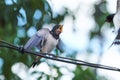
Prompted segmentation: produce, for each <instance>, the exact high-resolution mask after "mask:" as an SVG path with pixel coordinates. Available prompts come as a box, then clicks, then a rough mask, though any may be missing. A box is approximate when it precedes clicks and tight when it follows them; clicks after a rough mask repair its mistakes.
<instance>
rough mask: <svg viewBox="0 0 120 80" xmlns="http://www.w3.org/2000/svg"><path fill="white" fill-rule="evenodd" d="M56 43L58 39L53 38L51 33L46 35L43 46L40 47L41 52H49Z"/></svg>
mask: <svg viewBox="0 0 120 80" xmlns="http://www.w3.org/2000/svg"><path fill="white" fill-rule="evenodd" d="M57 44H58V40H56V39H55V38H53V36H52V35H51V34H49V35H48V37H47V41H46V44H45V46H43V48H42V52H45V53H50V52H51V51H52V50H53V49H54V48H55V47H56V45H57Z"/></svg>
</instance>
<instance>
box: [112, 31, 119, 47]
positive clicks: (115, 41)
mask: <svg viewBox="0 0 120 80" xmlns="http://www.w3.org/2000/svg"><path fill="white" fill-rule="evenodd" d="M113 44H115V45H120V29H119V30H118V34H117V36H116V38H115V40H114V41H113V43H112V44H111V46H112V45H113ZM111 46H110V47H111Z"/></svg>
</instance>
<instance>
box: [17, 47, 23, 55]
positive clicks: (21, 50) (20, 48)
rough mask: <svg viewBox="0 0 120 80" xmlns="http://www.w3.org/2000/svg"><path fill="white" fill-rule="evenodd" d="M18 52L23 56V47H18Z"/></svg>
mask: <svg viewBox="0 0 120 80" xmlns="http://www.w3.org/2000/svg"><path fill="white" fill-rule="evenodd" d="M18 51H19V52H20V53H22V54H24V46H23V45H21V46H19V48H18Z"/></svg>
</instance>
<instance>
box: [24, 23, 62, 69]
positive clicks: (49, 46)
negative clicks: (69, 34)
mask: <svg viewBox="0 0 120 80" xmlns="http://www.w3.org/2000/svg"><path fill="white" fill-rule="evenodd" d="M62 29H63V25H55V26H54V27H53V29H52V30H51V31H50V30H49V29H47V28H42V29H40V30H39V31H38V32H37V33H36V34H35V35H33V36H32V37H31V38H30V39H29V40H28V42H27V43H26V44H25V46H24V49H26V50H30V49H32V48H33V47H37V48H38V49H40V51H41V52H42V53H50V52H51V51H52V50H53V48H55V47H56V48H58V49H59V50H60V51H63V42H62V41H61V39H60V38H59V35H60V34H61V32H62ZM40 59H41V57H40V56H36V58H35V60H34V62H33V63H32V67H34V66H35V65H36V64H37V63H39V60H40Z"/></svg>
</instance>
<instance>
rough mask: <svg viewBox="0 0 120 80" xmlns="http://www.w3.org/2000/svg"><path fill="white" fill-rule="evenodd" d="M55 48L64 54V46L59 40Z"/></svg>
mask: <svg viewBox="0 0 120 80" xmlns="http://www.w3.org/2000/svg"><path fill="white" fill-rule="evenodd" d="M56 47H57V49H58V50H60V52H64V50H65V45H64V43H63V41H62V40H61V39H59V41H58V44H57V46H56Z"/></svg>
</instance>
